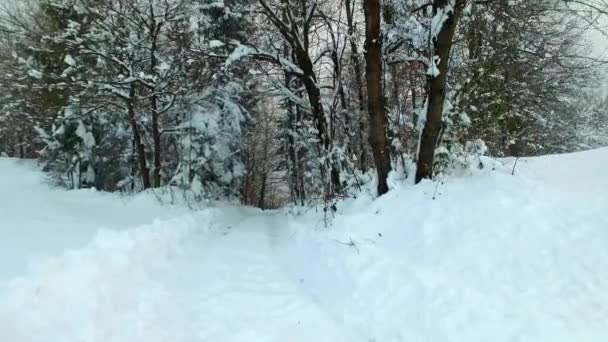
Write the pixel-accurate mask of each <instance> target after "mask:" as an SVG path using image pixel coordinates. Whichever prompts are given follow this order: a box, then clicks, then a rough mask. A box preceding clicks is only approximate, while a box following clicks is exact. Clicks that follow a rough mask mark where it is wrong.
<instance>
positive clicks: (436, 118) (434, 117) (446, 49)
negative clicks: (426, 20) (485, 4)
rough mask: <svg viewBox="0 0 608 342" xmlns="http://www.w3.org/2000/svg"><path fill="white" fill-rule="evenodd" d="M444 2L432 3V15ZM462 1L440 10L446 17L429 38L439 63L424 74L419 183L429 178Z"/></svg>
mask: <svg viewBox="0 0 608 342" xmlns="http://www.w3.org/2000/svg"><path fill="white" fill-rule="evenodd" d="M448 3H449V1H448V0H435V1H434V3H433V14H434V15H436V14H437V12H438V11H439V10H440V9H443V10H445V9H446V7H447V6H448ZM464 4H465V0H456V5H455V6H454V9H453V11H450V12H447V13H444V15H447V16H448V18H447V19H446V20H445V22H444V23H443V25H442V26H441V30H440V31H439V34H438V35H437V37H436V38H433V55H434V57H435V58H438V59H439V65H437V68H438V70H439V74H438V75H429V76H428V86H429V93H428V106H427V113H426V122H425V124H424V128H423V129H422V136H421V138H420V151H419V153H418V163H417V167H416V183H419V182H420V181H421V180H422V179H423V178H429V179H430V178H432V177H433V160H434V156H435V147H436V145H437V143H438V141H437V140H438V138H439V132H440V131H441V125H442V122H441V116H442V114H443V105H444V102H445V96H446V86H447V73H448V62H449V59H450V50H451V48H452V40H453V38H454V32H455V30H456V25H457V24H458V19H459V18H460V15H461V13H462V10H463V7H464ZM432 63H434V62H432Z"/></svg>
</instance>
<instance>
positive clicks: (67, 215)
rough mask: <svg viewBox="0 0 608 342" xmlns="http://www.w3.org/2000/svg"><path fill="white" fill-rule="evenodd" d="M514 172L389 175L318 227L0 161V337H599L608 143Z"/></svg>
mask: <svg viewBox="0 0 608 342" xmlns="http://www.w3.org/2000/svg"><path fill="white" fill-rule="evenodd" d="M513 162H514V161H513V160H507V161H504V162H503V163H504V166H503V165H495V166H494V167H493V168H494V170H493V171H492V170H489V169H490V168H492V166H491V165H489V164H488V166H487V167H486V170H484V171H482V172H478V174H476V175H475V177H460V178H451V179H448V180H446V181H445V182H444V183H443V184H439V186H438V187H436V186H437V183H431V182H428V183H426V184H422V185H419V186H411V185H408V184H404V183H403V182H393V183H394V184H392V185H393V188H394V190H393V191H391V192H390V193H389V194H387V195H386V196H384V197H383V198H381V199H378V200H375V201H374V200H372V197H371V196H370V195H369V194H367V193H366V194H361V195H360V196H359V197H358V198H357V199H352V200H348V201H346V202H344V203H341V204H340V206H339V210H338V213H337V214H336V217H335V218H334V220H333V224H332V226H331V227H330V228H325V227H324V225H323V222H322V217H321V216H320V214H317V213H315V212H314V211H304V210H301V209H298V210H296V209H291V210H282V211H278V212H264V213H262V212H260V211H257V210H253V209H248V208H238V207H216V208H210V209H206V210H202V211H198V212H194V213H192V212H185V211H184V210H179V209H171V208H165V207H160V206H158V205H157V204H155V202H154V201H153V200H152V199H150V198H146V197H145V196H141V197H139V198H136V199H134V200H130V201H123V200H121V199H120V198H119V197H116V196H114V195H107V194H106V195H102V194H99V193H95V192H92V191H77V192H64V191H60V190H50V189H49V188H48V187H47V186H45V185H44V184H43V183H42V182H41V176H40V175H39V174H38V173H37V172H35V171H33V170H32V169H31V168H30V167H28V166H27V165H19V164H18V163H16V162H15V161H10V160H0V174H1V175H2V176H3V177H1V178H0V189H1V190H2V192H1V193H0V234H2V239H0V251H1V252H0V253H2V254H1V255H0V257H1V258H0V341H11V342H22V341H23V342H34V341H36V342H38V341H41V342H42V341H45V342H46V341H66V342H72V341H103V342H112V341H116V342H127V341H128V342H132V341H146V342H148V341H152V342H154V341H159V342H160V341H167V342H169V341H171V342H182V341H183V342H186V341H219V342H224V341H248V342H249V341H362V342H369V341H376V342H387V341H429V342H434V341H458V342H460V341H462V342H475V341H479V342H482V341H483V342H486V341H499V342H500V341H505V342H506V341H530V342H539V341H547V342H559V341H598V342H600V341H601V342H603V341H606V340H608V291H607V290H608V248H607V246H608V217H607V216H606V214H605V213H606V211H607V209H608V195H607V194H606V190H608V177H606V169H605V168H606V166H607V165H608V149H603V150H595V151H589V152H583V153H577V154H570V155H558V156H547V157H541V158H534V159H526V160H520V161H519V162H518V166H517V168H516V170H515V176H512V175H511V170H512V165H513V164H512V163H513ZM436 189H437V190H436ZM369 192H371V190H370V191H369ZM435 192H436V195H435V199H434V200H433V199H432V198H433V196H434V194H435Z"/></svg>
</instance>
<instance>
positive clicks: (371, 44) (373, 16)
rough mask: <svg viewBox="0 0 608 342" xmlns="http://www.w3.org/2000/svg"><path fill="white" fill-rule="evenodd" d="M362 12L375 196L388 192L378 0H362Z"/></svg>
mask: <svg viewBox="0 0 608 342" xmlns="http://www.w3.org/2000/svg"><path fill="white" fill-rule="evenodd" d="M363 9H364V12H365V46H366V52H365V60H366V68H365V71H366V79H367V109H368V112H369V141H370V144H371V146H372V151H373V154H374V162H375V164H376V171H377V173H378V195H379V196H381V195H383V194H385V193H387V192H388V184H387V182H386V179H387V178H388V173H389V172H390V171H391V159H390V151H389V144H388V138H387V136H386V128H387V119H386V113H385V108H384V92H383V89H382V37H381V30H380V24H381V4H380V0H363Z"/></svg>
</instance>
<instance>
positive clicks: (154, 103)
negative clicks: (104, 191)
mask: <svg viewBox="0 0 608 342" xmlns="http://www.w3.org/2000/svg"><path fill="white" fill-rule="evenodd" d="M150 14H151V18H152V19H151V21H152V22H151V23H150V39H151V40H152V46H151V48H150V74H151V75H155V74H156V72H157V70H156V66H157V60H156V50H157V48H158V46H157V41H158V34H159V33H160V30H161V28H162V24H161V23H158V24H157V23H156V21H155V20H154V10H153V7H152V5H150ZM150 91H151V92H152V96H151V97H150V102H151V108H152V141H153V143H154V176H153V178H152V180H153V182H152V186H153V187H155V188H158V187H160V171H161V164H162V163H161V149H162V146H161V141H160V128H159V124H158V121H159V114H160V113H159V112H158V99H157V95H156V86H154V87H153V88H151V89H150Z"/></svg>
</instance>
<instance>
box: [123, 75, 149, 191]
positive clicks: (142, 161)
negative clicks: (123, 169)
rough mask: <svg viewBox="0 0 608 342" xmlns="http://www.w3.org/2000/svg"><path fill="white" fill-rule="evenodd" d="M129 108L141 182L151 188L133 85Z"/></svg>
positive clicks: (145, 187) (128, 103)
mask: <svg viewBox="0 0 608 342" xmlns="http://www.w3.org/2000/svg"><path fill="white" fill-rule="evenodd" d="M127 108H128V114H129V122H130V123H131V130H132V131H133V143H134V144H135V148H136V149H137V160H138V162H139V172H140V173H141V180H142V183H143V186H144V189H148V188H150V170H149V169H148V164H147V162H146V150H145V148H144V144H143V142H142V140H141V136H140V134H139V127H137V119H136V118H135V86H134V85H133V84H132V85H131V89H130V90H129V99H128V100H127Z"/></svg>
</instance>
